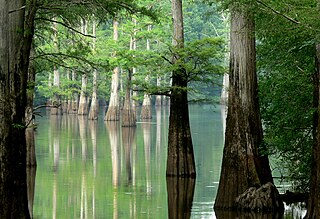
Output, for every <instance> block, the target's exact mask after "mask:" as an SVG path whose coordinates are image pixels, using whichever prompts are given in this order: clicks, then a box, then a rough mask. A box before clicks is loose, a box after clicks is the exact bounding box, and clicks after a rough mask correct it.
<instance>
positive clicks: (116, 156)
mask: <svg viewBox="0 0 320 219" xmlns="http://www.w3.org/2000/svg"><path fill="white" fill-rule="evenodd" d="M105 124H106V127H107V130H108V134H109V141H110V147H111V162H112V184H113V187H114V188H117V187H118V186H119V180H120V169H121V166H120V152H119V123H118V122H115V121H106V122H105Z"/></svg>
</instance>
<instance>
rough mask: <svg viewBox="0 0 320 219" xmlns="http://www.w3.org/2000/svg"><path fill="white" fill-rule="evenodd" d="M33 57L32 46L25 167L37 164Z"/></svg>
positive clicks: (32, 49) (32, 50)
mask: <svg viewBox="0 0 320 219" xmlns="http://www.w3.org/2000/svg"><path fill="white" fill-rule="evenodd" d="M33 58H34V47H33V46H32V48H31V51H30V60H31V61H30V64H29V71H28V87H27V106H26V115H25V116H26V125H27V127H26V144H27V167H35V166H37V160H36V149H35V139H34V119H33V96H34V84H35V76H36V69H35V63H34V61H33Z"/></svg>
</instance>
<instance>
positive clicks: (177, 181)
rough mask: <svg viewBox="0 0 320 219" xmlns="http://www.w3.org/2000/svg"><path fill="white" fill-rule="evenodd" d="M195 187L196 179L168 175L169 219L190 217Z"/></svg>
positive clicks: (186, 218)
mask: <svg viewBox="0 0 320 219" xmlns="http://www.w3.org/2000/svg"><path fill="white" fill-rule="evenodd" d="M194 187H195V180H194V179H191V178H180V177H167V192H168V218H169V219H188V218H190V216H191V207H192V201H193V194H194Z"/></svg>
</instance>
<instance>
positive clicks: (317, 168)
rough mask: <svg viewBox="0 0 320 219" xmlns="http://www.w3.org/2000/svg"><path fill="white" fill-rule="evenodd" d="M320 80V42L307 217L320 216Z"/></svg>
mask: <svg viewBox="0 0 320 219" xmlns="http://www.w3.org/2000/svg"><path fill="white" fill-rule="evenodd" d="M319 80H320V44H317V45H316V71H315V73H314V77H313V89H314V91H313V105H314V108H315V109H318V110H316V111H315V112H314V116H313V149H312V174H311V182H310V195H309V200H308V205H307V215H306V217H305V219H316V218H320V187H319V185H320V141H319V139H320V133H319V127H320V126H319V121H320V118H319V115H320V114H319V109H320V105H319V103H320V101H319V98H320V96H319V92H320V86H319Z"/></svg>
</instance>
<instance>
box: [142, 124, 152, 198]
mask: <svg viewBox="0 0 320 219" xmlns="http://www.w3.org/2000/svg"><path fill="white" fill-rule="evenodd" d="M141 126H142V131H143V141H144V154H145V162H146V180H147V195H148V196H149V195H151V167H150V157H151V148H150V147H151V123H150V122H146V123H142V125H141Z"/></svg>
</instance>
